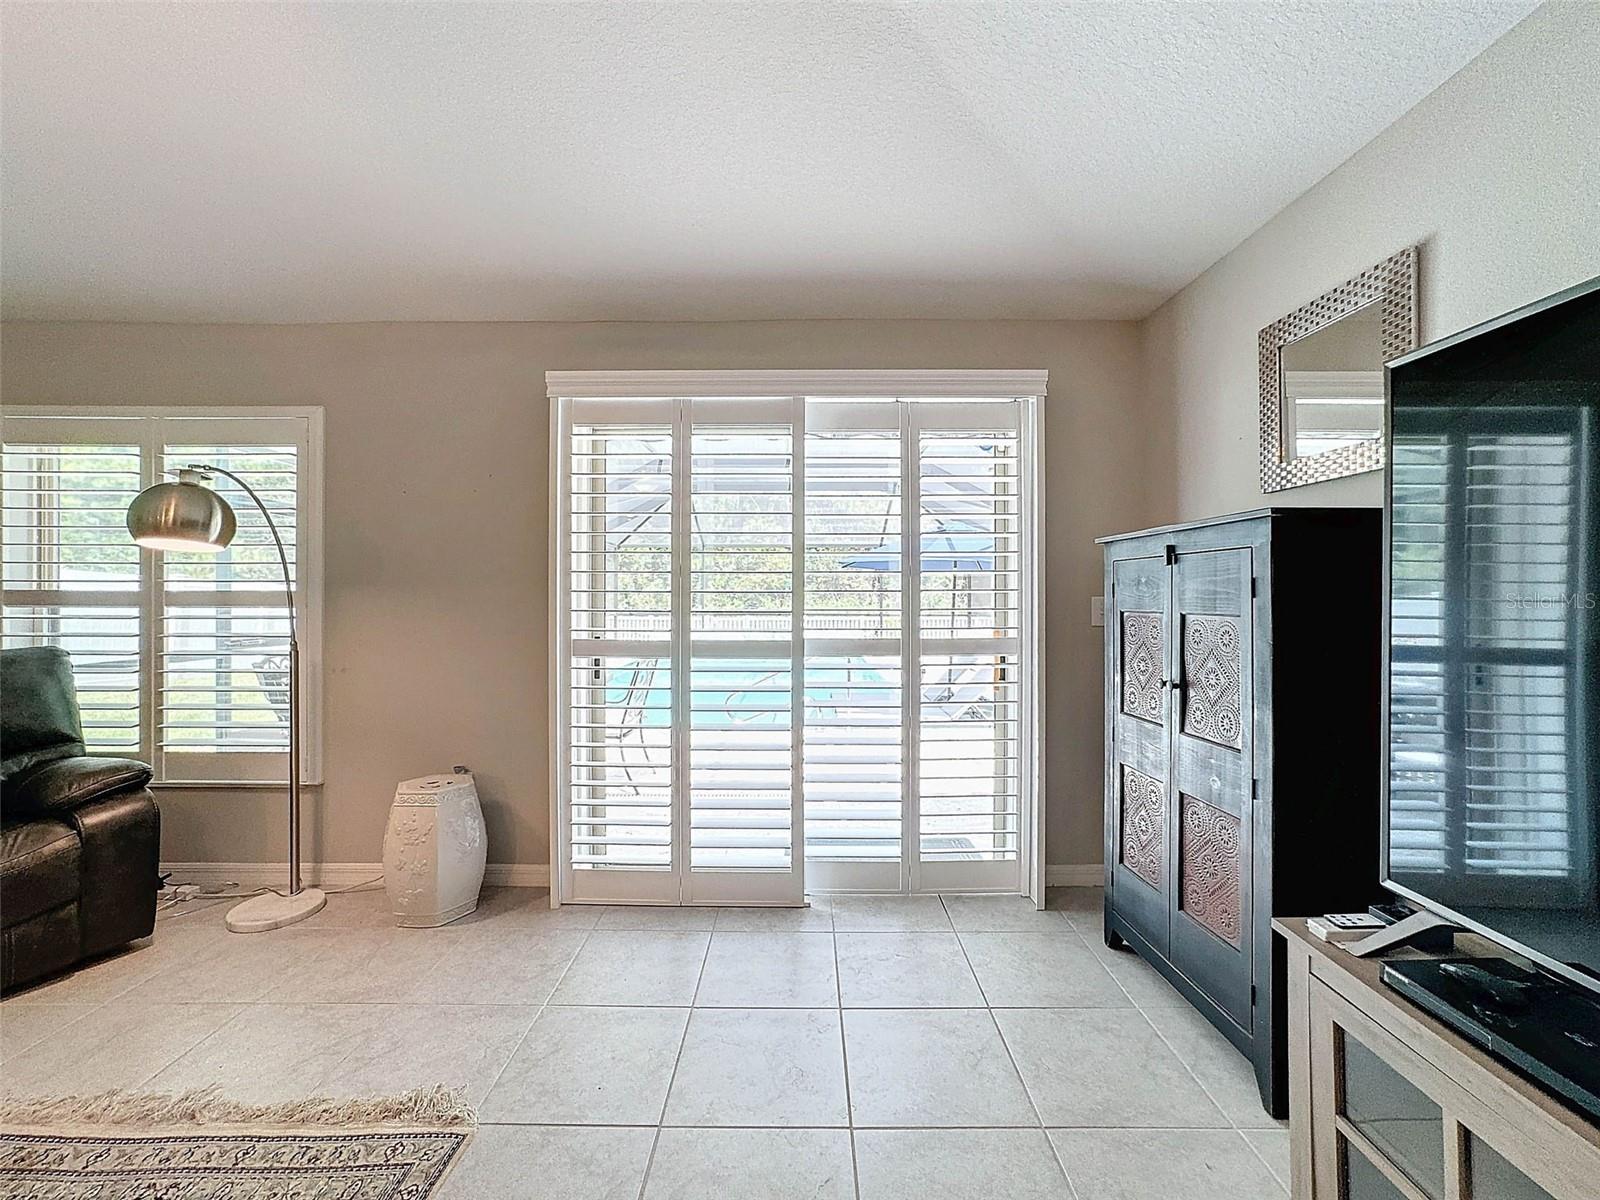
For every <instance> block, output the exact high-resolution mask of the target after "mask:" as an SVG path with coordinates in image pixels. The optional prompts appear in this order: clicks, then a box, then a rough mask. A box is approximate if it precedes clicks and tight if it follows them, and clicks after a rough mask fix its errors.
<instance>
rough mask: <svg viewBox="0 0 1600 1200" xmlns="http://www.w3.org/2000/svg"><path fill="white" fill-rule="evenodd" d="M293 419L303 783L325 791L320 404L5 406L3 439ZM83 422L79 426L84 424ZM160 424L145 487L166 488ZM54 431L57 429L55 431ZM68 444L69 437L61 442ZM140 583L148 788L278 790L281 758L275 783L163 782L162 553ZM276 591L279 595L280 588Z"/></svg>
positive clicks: (147, 444) (148, 452)
mask: <svg viewBox="0 0 1600 1200" xmlns="http://www.w3.org/2000/svg"><path fill="white" fill-rule="evenodd" d="M251 417H255V418H290V419H300V420H304V421H305V422H306V461H305V462H304V463H300V464H297V467H296V472H297V478H298V482H299V512H298V514H297V517H296V520H297V523H298V525H299V529H300V538H299V545H298V546H297V548H296V563H295V571H296V585H297V586H296V592H295V601H296V603H295V620H296V627H297V632H298V640H299V642H300V661H301V679H302V682H301V713H300V719H301V754H300V760H301V783H302V785H303V786H307V787H320V786H322V783H323V729H322V712H323V696H322V613H323V532H324V530H323V511H324V510H323V501H324V497H323V455H324V440H323V410H322V409H321V408H320V407H317V406H310V405H307V406H288V407H285V406H254V405H126V406H125V405H114V406H110V405H86V404H76V405H25V404H11V405H7V406H6V408H5V412H4V415H3V416H0V441H4V440H7V439H9V438H10V437H11V434H10V432H9V428H8V427H9V423H10V421H11V419H13V418H28V419H29V420H30V422H37V421H45V420H50V419H53V418H67V419H70V420H71V421H72V422H73V425H72V427H71V428H70V429H69V432H73V433H87V431H89V430H91V429H94V428H95V426H96V425H97V424H99V422H104V424H103V425H99V428H100V430H101V431H102V432H100V433H97V434H89V435H88V436H85V437H83V438H82V439H81V440H83V441H86V442H93V441H104V440H107V439H108V438H110V439H112V440H114V439H115V437H117V436H124V437H125V436H126V434H127V430H126V429H124V430H122V431H121V432H120V433H119V434H115V435H113V434H112V433H111V432H110V430H111V428H112V427H114V425H115V423H117V422H119V421H122V422H125V421H129V420H132V419H137V420H140V421H149V420H151V419H154V420H157V421H159V420H161V419H168V418H186V419H189V420H202V421H203V420H207V419H217V420H225V419H229V418H233V419H238V418H251ZM80 422H81V424H80ZM160 429H161V426H160V425H159V424H153V425H145V426H143V428H142V430H141V436H140V437H139V439H138V440H139V446H140V464H141V466H140V469H141V472H142V475H143V484H142V485H143V486H145V487H148V486H150V485H151V484H154V483H159V482H161V481H162V480H161V475H160V461H159V459H160V455H161V453H162V449H163V439H162V438H161V437H160V436H159V434H158V431H159V430H160ZM51 432H52V433H55V432H56V431H51ZM57 440H62V441H67V440H71V439H66V438H57ZM140 558H141V562H140V576H139V578H140V585H139V590H138V592H137V593H135V595H137V597H138V601H137V603H138V606H139V608H140V613H141V622H140V637H141V640H142V641H143V643H144V649H143V652H142V655H141V661H142V667H141V676H142V678H141V686H140V710H139V711H140V746H139V757H140V758H141V759H143V760H144V761H146V762H149V763H150V764H151V766H152V768H154V769H156V770H157V771H158V774H157V777H156V778H155V779H153V780H152V781H151V784H150V786H151V787H152V788H158V789H173V790H177V789H204V790H208V791H215V790H219V789H250V788H281V787H283V786H284V784H285V783H286V781H287V766H288V756H287V754H285V755H284V765H285V773H284V776H283V777H281V778H275V779H183V780H166V779H163V778H161V777H160V775H159V771H160V768H161V761H160V760H161V757H162V756H161V753H160V747H158V746H157V745H156V744H155V723H156V693H157V689H158V688H159V686H160V685H159V672H160V663H159V660H158V657H157V655H156V653H155V648H154V639H155V625H154V624H152V622H153V621H154V620H157V619H158V618H157V617H156V616H155V614H158V613H159V612H160V597H161V555H160V552H159V551H152V550H146V551H141V554H140ZM273 590H274V591H281V588H280V587H279V585H274V586H273Z"/></svg>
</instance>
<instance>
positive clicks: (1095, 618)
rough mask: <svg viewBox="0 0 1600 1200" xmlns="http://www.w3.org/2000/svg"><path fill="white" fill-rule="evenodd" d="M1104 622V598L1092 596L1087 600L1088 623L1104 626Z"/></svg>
mask: <svg viewBox="0 0 1600 1200" xmlns="http://www.w3.org/2000/svg"><path fill="white" fill-rule="evenodd" d="M1105 623H1106V598H1105V597H1104V596H1094V597H1092V598H1091V599H1090V600H1089V624H1091V625H1098V626H1101V627H1104V625H1105Z"/></svg>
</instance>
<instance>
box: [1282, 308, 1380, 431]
mask: <svg viewBox="0 0 1600 1200" xmlns="http://www.w3.org/2000/svg"><path fill="white" fill-rule="evenodd" d="M1382 319H1383V313H1382V308H1381V305H1380V303H1379V302H1378V301H1376V300H1375V301H1373V302H1372V303H1371V304H1368V305H1366V306H1365V307H1363V308H1358V309H1356V310H1355V311H1354V312H1351V313H1348V314H1346V315H1345V316H1342V317H1340V318H1339V319H1338V320H1336V321H1330V322H1329V323H1328V324H1326V325H1324V326H1322V327H1321V328H1320V329H1316V330H1313V331H1312V332H1311V333H1308V334H1306V335H1305V336H1304V337H1302V338H1297V339H1296V340H1295V341H1292V342H1290V343H1288V344H1287V345H1286V346H1284V347H1283V348H1282V349H1281V350H1279V351H1278V369H1279V371H1280V372H1281V373H1282V387H1283V390H1282V396H1283V411H1282V413H1281V414H1280V429H1281V430H1282V437H1283V457H1284V458H1285V459H1292V458H1309V457H1311V456H1312V455H1316V454H1323V453H1326V452H1327V451H1329V450H1337V449H1339V448H1340V447H1341V446H1349V445H1352V444H1354V443H1356V442H1363V441H1367V440H1369V439H1371V438H1376V437H1381V436H1383V327H1382Z"/></svg>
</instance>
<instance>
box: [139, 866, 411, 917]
mask: <svg viewBox="0 0 1600 1200" xmlns="http://www.w3.org/2000/svg"><path fill="white" fill-rule="evenodd" d="M382 882H383V876H382V875H374V876H373V877H372V878H371V879H363V880H361V881H360V882H359V883H351V884H346V885H345V886H344V887H341V888H324V889H323V891H324V893H325V894H326V895H329V896H343V895H345V894H347V893H349V892H358V891H361V890H362V889H364V888H370V887H372V885H374V884H379V883H382ZM161 884H162V887H161V891H162V897H161V900H160V902H159V903H157V905H156V911H157V912H167V911H169V910H171V909H175V908H178V907H180V906H186V905H188V904H191V903H192V902H194V901H196V900H248V899H249V898H250V897H251V896H259V895H261V894H262V893H263V892H270V891H271V890H272V889H271V888H267V887H259V888H256V889H255V890H254V891H249V892H243V891H239V890H237V889H238V887H239V884H238V882H237V881H235V880H231V879H230V880H225V881H223V882H222V883H220V884H209V885H208V884H201V883H179V884H172V883H169V882H168V881H167V877H166V876H162V880H161ZM228 889H234V890H228ZM169 892H170V893H171V894H170V895H167V894H166V893H169ZM202 907H209V906H208V905H205V906H202ZM189 911H194V910H193V909H191V910H189Z"/></svg>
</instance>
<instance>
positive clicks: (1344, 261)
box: [1141, 2, 1600, 520]
mask: <svg viewBox="0 0 1600 1200" xmlns="http://www.w3.org/2000/svg"><path fill="white" fill-rule="evenodd" d="M1597 64H1600V4H1595V3H1590V2H1584V3H1575V4H1574V3H1552V4H1547V5H1545V6H1544V7H1543V8H1540V9H1539V10H1537V11H1536V12H1534V13H1533V15H1532V16H1530V17H1529V18H1528V19H1527V20H1526V21H1524V22H1522V23H1521V24H1520V25H1518V26H1517V27H1516V28H1514V29H1512V30H1511V32H1510V33H1508V34H1507V35H1506V36H1505V37H1504V38H1502V39H1501V40H1500V41H1498V42H1496V43H1495V44H1494V45H1492V46H1490V47H1489V48H1488V49H1487V50H1486V51H1484V53H1483V54H1482V55H1480V56H1479V57H1478V58H1477V59H1475V60H1474V61H1473V62H1471V63H1470V64H1468V65H1467V66H1466V67H1465V68H1464V69H1463V70H1462V71H1461V72H1460V73H1459V74H1457V75H1456V76H1454V77H1453V78H1452V79H1450V80H1448V81H1447V82H1446V83H1445V84H1444V85H1443V86H1442V87H1440V88H1439V89H1438V90H1437V91H1435V92H1434V93H1433V94H1432V95H1430V96H1428V97H1427V98H1426V99H1424V100H1423V101H1422V103H1421V104H1419V105H1418V106H1417V107H1416V108H1415V109H1413V110H1412V111H1411V112H1409V113H1407V114H1406V115H1405V116H1404V117H1402V118H1401V119H1400V120H1399V121H1397V122H1396V123H1395V124H1394V125H1393V126H1391V127H1390V128H1389V129H1387V130H1386V131H1384V132H1383V133H1382V134H1380V135H1379V136H1378V137H1377V138H1376V139H1374V140H1373V141H1372V142H1371V143H1370V144H1368V145H1367V146H1366V147H1364V148H1363V149H1362V150H1360V151H1359V152H1358V153H1356V154H1355V155H1354V156H1353V157H1351V158H1350V160H1349V161H1347V162H1346V163H1345V164H1344V165H1343V166H1341V167H1340V168H1339V169H1338V170H1336V171H1334V172H1333V173H1332V174H1331V175H1329V176H1328V177H1327V178H1326V179H1324V180H1323V181H1322V182H1321V183H1319V184H1317V185H1316V186H1315V187H1313V188H1311V190H1310V191H1308V192H1306V193H1305V195H1303V196H1301V197H1300V199H1298V200H1296V201H1295V202H1294V203H1293V204H1292V205H1290V206H1289V207H1288V208H1287V209H1285V210H1284V211H1283V212H1282V213H1281V214H1279V215H1278V216H1277V217H1275V218H1273V219H1272V220H1271V221H1269V222H1268V223H1267V224H1266V225H1264V226H1263V227H1262V228H1261V229H1260V230H1259V231H1258V232H1256V233H1255V234H1253V235H1252V236H1251V237H1250V238H1249V239H1247V240H1246V241H1245V242H1244V243H1243V244H1241V245H1240V246H1239V247H1238V248H1237V249H1236V250H1234V251H1233V252H1232V253H1230V254H1229V255H1227V257H1225V258H1223V259H1222V260H1221V261H1220V262H1218V263H1217V264H1216V265H1215V266H1213V267H1211V268H1210V269H1209V270H1208V271H1206V272H1205V273H1204V274H1203V275H1201V276H1200V277H1199V278H1198V279H1196V280H1195V281H1194V282H1193V283H1192V284H1190V285H1189V286H1188V287H1186V288H1185V289H1184V290H1183V291H1181V292H1180V293H1178V295H1177V296H1175V297H1174V298H1173V299H1171V300H1169V301H1168V302H1167V303H1166V304H1164V305H1163V306H1162V307H1161V308H1160V309H1159V310H1158V311H1157V312H1156V313H1155V314H1154V315H1153V316H1151V317H1150V318H1149V319H1148V320H1146V321H1145V322H1144V324H1143V327H1142V331H1141V333H1142V340H1143V355H1142V357H1143V364H1144V372H1145V383H1144V387H1145V394H1146V396H1147V397H1148V399H1149V401H1150V403H1151V404H1152V407H1153V409H1154V411H1157V412H1162V411H1165V412H1166V413H1167V414H1168V415H1167V417H1166V419H1165V420H1163V421H1162V422H1160V423H1159V425H1158V426H1157V427H1156V430H1155V432H1156V435H1157V437H1156V443H1155V444H1154V445H1153V446H1152V447H1151V449H1150V453H1151V455H1152V461H1154V462H1156V463H1159V464H1162V465H1161V467H1160V469H1158V470H1156V471H1153V472H1151V474H1150V478H1151V480H1152V483H1153V485H1154V490H1153V491H1152V493H1151V495H1150V496H1149V497H1148V507H1149V509H1150V511H1152V512H1154V513H1156V514H1158V515H1159V516H1160V517H1161V518H1162V519H1172V520H1188V519H1192V518H1199V517H1206V516H1212V515H1215V514H1217V513H1224V512H1232V511H1237V510H1239V509H1244V508H1252V507H1255V506H1257V505H1260V504H1263V503H1268V502H1270V503H1272V504H1283V505H1303V504H1328V505H1377V504H1380V503H1382V491H1381V478H1382V477H1381V475H1379V474H1367V475H1360V476H1355V477H1353V478H1349V479H1342V480H1336V481H1333V482H1331V483H1327V484H1318V485H1314V486H1311V487H1305V488H1297V489H1294V490H1291V491H1288V492H1279V493H1275V494H1273V495H1272V496H1271V497H1270V499H1269V498H1265V497H1263V495H1262V492H1261V488H1260V475H1259V471H1258V467H1257V450H1258V447H1259V436H1258V425H1257V417H1256V399H1257V386H1256V335H1257V333H1258V332H1259V331H1260V329H1261V328H1262V326H1264V325H1268V324H1270V323H1271V322H1273V321H1275V320H1276V319H1277V318H1278V317H1280V316H1282V315H1283V314H1284V313H1286V312H1289V311H1291V310H1292V309H1295V308H1298V307H1299V306H1300V305H1301V304H1304V303H1305V302H1306V301H1307V300H1310V299H1312V298H1313V297H1314V296H1316V295H1318V294H1319V293H1321V292H1322V291H1324V290H1326V289H1327V288H1329V287H1332V286H1333V285H1335V284H1337V283H1339V282H1340V281H1342V280H1344V279H1346V278H1348V277H1349V276H1350V275H1352V274H1354V273H1355V272H1357V271H1360V270H1361V269H1363V268H1365V267H1368V266H1370V265H1372V264H1373V263H1375V262H1377V261H1378V260H1380V259H1382V258H1384V257H1386V256H1387V255H1389V254H1392V253H1393V252H1394V251H1396V250H1398V249H1400V248H1401V247H1403V246H1406V245H1408V244H1411V243H1420V244H1421V246H1422V250H1421V267H1420V297H1419V310H1420V319H1421V335H1422V340H1423V341H1424V342H1428V341H1432V340H1434V339H1436V338H1440V337H1443V336H1444V335H1446V334H1449V333H1453V332H1455V331H1456V330H1459V329H1462V328H1465V327H1466V326H1469V325H1473V324H1476V323H1477V322H1479V321H1482V320H1486V319H1488V318H1490V317H1493V316H1496V315H1498V314H1499V313H1502V312H1505V311H1506V310H1508V309H1511V308H1515V307H1517V306H1518V305H1521V304H1526V303H1528V302H1529V301H1532V300H1537V299H1539V298H1540V297H1543V296H1546V295H1548V294H1550V293H1551V292H1555V291H1559V290H1560V289H1561V288H1563V287H1567V286H1568V285H1570V284H1573V283H1577V282H1580V281H1582V280H1584V279H1588V278H1591V277H1593V276H1595V275H1600V135H1597V133H1596V130H1600V65H1597Z"/></svg>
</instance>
